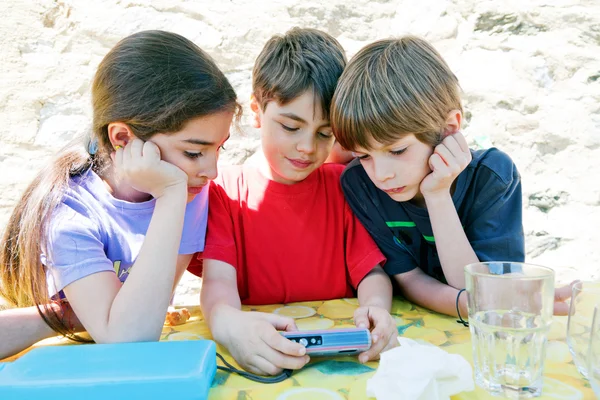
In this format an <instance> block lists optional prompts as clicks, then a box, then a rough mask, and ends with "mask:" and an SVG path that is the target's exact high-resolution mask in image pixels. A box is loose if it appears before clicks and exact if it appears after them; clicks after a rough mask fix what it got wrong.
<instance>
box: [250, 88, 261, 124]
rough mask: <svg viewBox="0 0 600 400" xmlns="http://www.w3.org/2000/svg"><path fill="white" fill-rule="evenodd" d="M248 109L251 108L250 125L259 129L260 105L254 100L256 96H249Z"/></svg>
mask: <svg viewBox="0 0 600 400" xmlns="http://www.w3.org/2000/svg"><path fill="white" fill-rule="evenodd" d="M250 110H252V127H254V128H256V129H259V128H260V115H261V111H260V105H259V104H258V101H256V97H254V95H252V96H250Z"/></svg>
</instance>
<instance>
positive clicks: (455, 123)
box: [444, 110, 462, 137]
mask: <svg viewBox="0 0 600 400" xmlns="http://www.w3.org/2000/svg"><path fill="white" fill-rule="evenodd" d="M461 122H462V113H461V112H460V110H452V111H450V112H449V113H448V116H447V117H446V126H445V128H444V137H446V136H448V135H452V134H454V133H456V132H458V131H460V125H461Z"/></svg>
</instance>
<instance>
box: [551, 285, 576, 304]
mask: <svg viewBox="0 0 600 400" xmlns="http://www.w3.org/2000/svg"><path fill="white" fill-rule="evenodd" d="M572 285H573V284H571V285H568V286H563V287H561V288H558V289H556V290H555V291H554V301H557V302H564V301H565V300H568V299H570V298H571V293H572Z"/></svg>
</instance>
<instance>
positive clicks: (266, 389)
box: [41, 299, 594, 400]
mask: <svg viewBox="0 0 600 400" xmlns="http://www.w3.org/2000/svg"><path fill="white" fill-rule="evenodd" d="M357 306H358V302H357V300H356V299H341V300H330V301H316V302H304V303H295V304H287V305H281V304H278V305H269V306H257V307H244V309H246V310H255V311H263V312H273V313H277V314H281V315H286V316H290V317H293V318H295V319H296V324H297V325H298V328H299V329H301V330H303V329H329V328H341V327H352V326H354V325H353V322H352V316H353V313H354V310H355V309H356V307H357ZM187 308H188V310H189V311H190V312H191V314H192V318H191V319H190V321H188V322H187V323H186V324H183V325H179V326H175V327H167V326H165V328H164V330H163V334H162V337H161V340H196V339H211V335H210V332H209V330H208V327H207V325H206V323H205V321H204V320H203V318H202V314H201V313H200V310H199V307H197V306H194V307H187ZM392 315H393V317H394V318H395V319H396V324H397V326H398V333H399V334H400V335H402V336H404V337H408V338H412V339H416V340H418V341H419V340H420V341H425V342H428V343H431V344H433V345H436V346H439V347H441V348H442V349H444V350H446V351H448V352H450V353H456V354H460V355H462V356H463V357H465V358H466V359H467V360H468V361H469V362H472V350H471V336H470V332H469V329H468V328H465V327H463V326H462V325H460V324H458V323H456V319H455V318H451V317H446V316H442V315H439V314H436V313H432V312H431V311H429V310H427V309H424V308H421V307H417V306H415V305H413V304H411V303H408V302H406V301H404V300H402V299H395V300H394V303H393V307H392ZM566 322H567V321H566V317H555V318H554V321H553V324H552V328H551V330H550V333H549V337H548V339H549V342H548V348H547V352H546V366H545V371H544V394H543V396H542V397H540V399H570V400H579V399H593V398H594V394H593V392H592V390H591V388H590V385H589V383H588V382H587V381H586V380H585V379H583V378H582V376H581V375H580V374H579V372H578V371H577V369H576V368H575V366H574V365H573V362H572V359H571V355H570V353H569V349H568V347H567V344H566V342H565V335H566ZM52 340H56V339H50V340H47V341H44V342H42V343H41V344H42V345H43V344H57V343H56V341H54V342H52ZM217 351H218V352H219V353H220V354H222V355H224V356H225V358H226V359H227V360H228V361H229V362H233V359H232V358H231V356H229V354H228V352H227V351H226V350H225V349H224V348H222V347H220V346H218V348H217ZM376 369H377V362H369V363H367V364H364V365H363V364H360V363H359V362H358V360H357V359H356V356H346V357H336V358H328V359H323V358H313V359H312V360H311V362H310V363H309V364H308V365H307V366H306V367H305V368H303V369H302V370H301V371H297V372H294V374H293V375H292V376H291V377H290V378H289V379H287V380H285V381H283V382H280V383H277V384H261V383H256V382H252V381H249V380H247V379H245V378H242V377H239V376H237V375H232V374H229V373H225V372H222V371H217V375H216V377H215V380H214V382H213V385H212V388H211V390H210V395H209V399H236V400H243V399H248V400H250V399H261V400H270V399H277V400H300V399H311V400H320V399H331V400H334V399H336V400H340V399H352V400H357V399H367V398H368V397H367V395H366V383H367V380H368V379H369V378H370V377H372V376H373V374H374V373H375V370H376ZM453 399H461V400H462V399H497V397H492V396H490V395H488V394H487V393H486V392H485V391H483V390H482V389H480V388H476V390H475V391H473V392H468V393H461V394H459V395H457V396H454V397H453Z"/></svg>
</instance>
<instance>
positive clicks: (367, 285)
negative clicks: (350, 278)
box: [357, 266, 392, 311]
mask: <svg viewBox="0 0 600 400" xmlns="http://www.w3.org/2000/svg"><path fill="white" fill-rule="evenodd" d="M357 292H358V303H359V304H360V306H361V307H368V306H374V307H381V308H383V309H385V310H387V311H390V310H391V309H392V282H391V281H390V278H389V276H388V275H387V274H386V273H385V271H384V270H383V268H381V267H380V266H377V267H375V268H373V270H371V272H369V273H368V274H367V275H366V276H365V277H364V278H363V279H362V281H360V283H359V284H358V289H357Z"/></svg>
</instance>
